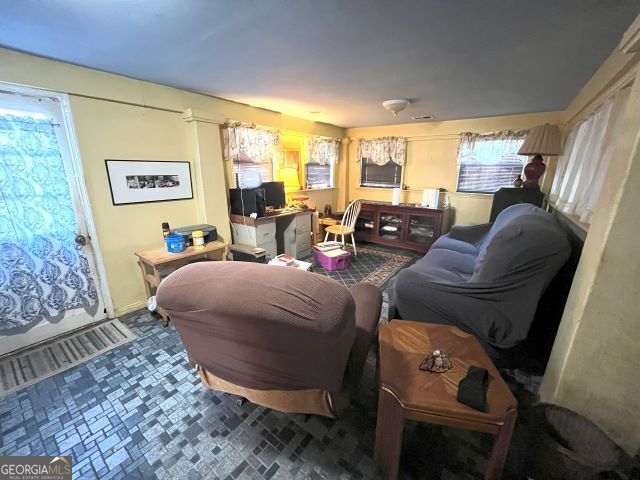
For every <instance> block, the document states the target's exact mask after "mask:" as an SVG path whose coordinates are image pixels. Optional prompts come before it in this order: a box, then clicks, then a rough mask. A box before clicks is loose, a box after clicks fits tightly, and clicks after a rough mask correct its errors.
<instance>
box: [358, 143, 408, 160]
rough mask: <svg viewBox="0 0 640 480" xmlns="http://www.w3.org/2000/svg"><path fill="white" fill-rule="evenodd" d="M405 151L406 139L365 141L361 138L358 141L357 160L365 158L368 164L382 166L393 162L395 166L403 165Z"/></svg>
mask: <svg viewBox="0 0 640 480" xmlns="http://www.w3.org/2000/svg"><path fill="white" fill-rule="evenodd" d="M406 151H407V139H406V138H404V137H382V138H373V139H370V140H366V139H363V138H361V139H360V140H359V141H358V159H357V162H358V163H360V161H361V159H363V158H366V159H368V160H369V162H370V163H374V164H376V165H384V164H386V163H389V162H394V163H395V164H397V165H404V159H405V157H406Z"/></svg>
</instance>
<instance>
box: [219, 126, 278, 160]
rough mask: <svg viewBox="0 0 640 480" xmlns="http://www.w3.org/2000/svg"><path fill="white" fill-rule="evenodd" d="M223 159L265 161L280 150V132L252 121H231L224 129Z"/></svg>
mask: <svg viewBox="0 0 640 480" xmlns="http://www.w3.org/2000/svg"><path fill="white" fill-rule="evenodd" d="M223 136H224V156H225V160H232V161H233V162H235V163H267V162H271V161H272V160H273V156H274V154H276V153H277V152H278V151H279V150H280V133H279V132H278V130H273V129H269V128H264V127H257V126H256V125H254V124H252V123H240V122H231V123H228V124H227V125H225V127H224V131H223Z"/></svg>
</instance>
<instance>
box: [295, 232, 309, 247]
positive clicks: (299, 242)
mask: <svg viewBox="0 0 640 480" xmlns="http://www.w3.org/2000/svg"><path fill="white" fill-rule="evenodd" d="M310 247H311V234H310V233H309V232H307V233H306V234H303V235H302V236H298V237H297V238H296V252H299V251H301V250H308V249H309V248H310Z"/></svg>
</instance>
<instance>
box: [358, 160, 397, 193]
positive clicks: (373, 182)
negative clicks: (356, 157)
mask: <svg viewBox="0 0 640 480" xmlns="http://www.w3.org/2000/svg"><path fill="white" fill-rule="evenodd" d="M401 178H402V165H398V164H397V163H395V162H391V161H390V162H387V163H385V164H384V165H378V164H376V163H373V161H372V160H371V159H369V158H363V159H362V160H361V161H360V186H361V187H378V188H393V187H399V186H400V180H401Z"/></svg>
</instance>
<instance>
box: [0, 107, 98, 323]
mask: <svg viewBox="0 0 640 480" xmlns="http://www.w3.org/2000/svg"><path fill="white" fill-rule="evenodd" d="M77 231H78V229H77V224H76V215H75V211H74V207H73V200H72V196H71V192H70V191H69V185H68V183H67V178H66V174H65V170H64V165H63V161H62V156H61V154H60V149H59V146H58V141H57V139H56V135H55V132H54V127H53V125H52V124H51V123H50V122H49V121H48V120H40V119H34V118H32V117H21V116H13V115H0V333H6V332H7V331H8V330H10V329H13V328H19V327H25V326H27V327H28V326H30V325H33V324H35V323H37V322H39V321H40V320H41V319H42V318H47V317H54V316H58V315H60V314H62V313H63V312H64V311H66V310H69V309H72V308H76V307H91V306H94V305H95V304H96V303H97V301H98V296H97V292H96V287H95V284H94V281H93V279H92V277H91V271H90V268H89V262H88V261H87V258H86V257H85V255H84V254H83V252H82V250H81V247H79V246H77V245H76V243H75V236H76V232H77Z"/></svg>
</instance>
